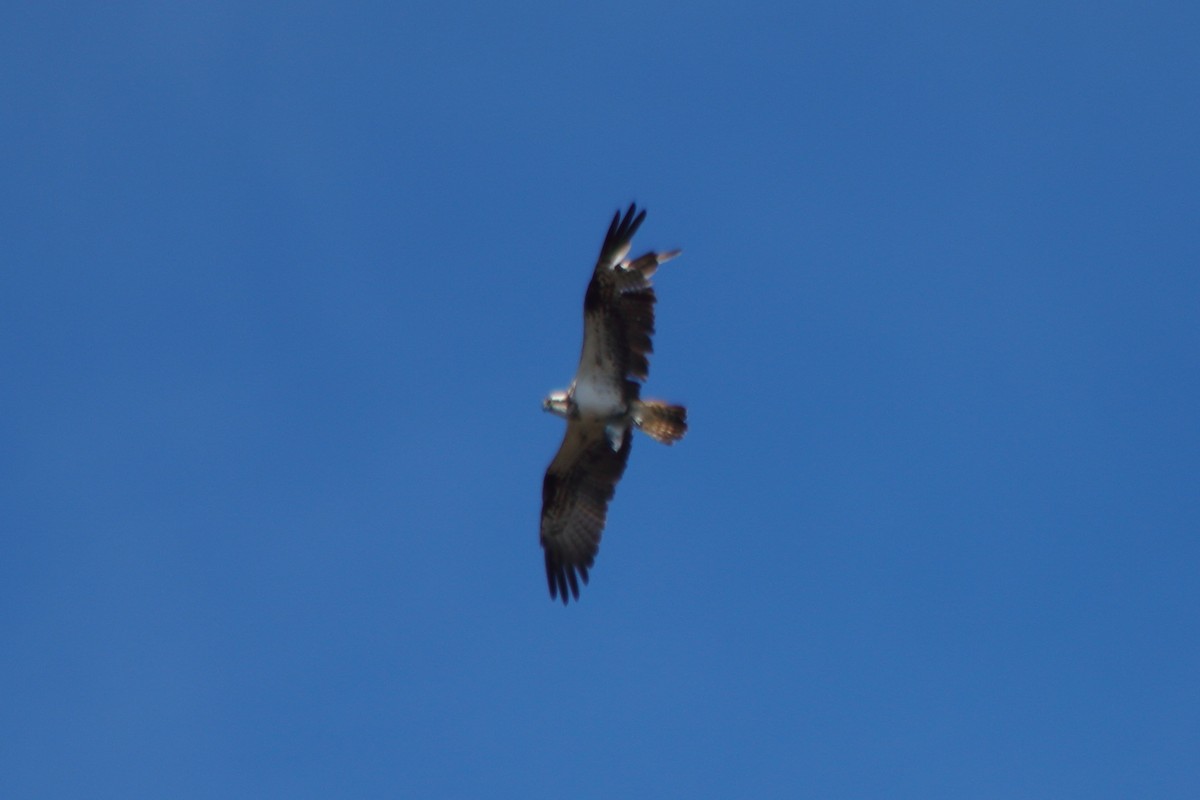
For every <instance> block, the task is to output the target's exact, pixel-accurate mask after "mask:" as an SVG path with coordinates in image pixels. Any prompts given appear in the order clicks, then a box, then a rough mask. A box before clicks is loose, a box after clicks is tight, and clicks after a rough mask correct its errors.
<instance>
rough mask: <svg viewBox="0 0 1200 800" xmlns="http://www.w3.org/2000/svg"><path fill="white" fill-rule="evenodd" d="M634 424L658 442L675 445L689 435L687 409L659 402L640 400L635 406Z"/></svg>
mask: <svg viewBox="0 0 1200 800" xmlns="http://www.w3.org/2000/svg"><path fill="white" fill-rule="evenodd" d="M633 424H634V425H636V426H637V427H638V428H640V429H641V430H642V432H643V433H645V434H647V435H648V436H650V438H651V439H654V440H655V441H656V442H662V443H663V444H675V443H676V442H678V441H679V440H680V439H682V438H683V435H684V434H685V433H687V427H688V426H687V409H686V408H684V407H683V406H673V405H671V404H670V403H663V402H661V401H659V400H638V401H636V402H635V403H634V406H633Z"/></svg>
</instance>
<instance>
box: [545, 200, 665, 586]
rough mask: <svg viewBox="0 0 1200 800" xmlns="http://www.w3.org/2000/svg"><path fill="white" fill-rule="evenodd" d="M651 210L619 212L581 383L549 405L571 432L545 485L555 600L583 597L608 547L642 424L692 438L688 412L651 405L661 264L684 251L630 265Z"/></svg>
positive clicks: (598, 279) (591, 299) (588, 312)
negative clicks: (644, 387) (609, 520)
mask: <svg viewBox="0 0 1200 800" xmlns="http://www.w3.org/2000/svg"><path fill="white" fill-rule="evenodd" d="M645 218H646V212H645V211H644V210H643V211H641V212H638V211H637V208H636V206H635V205H633V204H631V205H630V206H629V210H628V211H626V212H625V216H624V218H622V217H621V212H620V211H617V213H616V214H614V215H613V220H612V224H611V225H609V226H608V235H607V236H605V237H604V244H603V245H602V246H601V248H600V260H599V261H597V262H596V268H595V270H594V271H593V272H592V280H591V282H590V283H589V284H588V287H587V294H585V295H584V298H583V353H582V355H580V357H579V368H578V370H576V372H575V380H573V381H571V385H570V386H569V387H568V388H567V389H565V390H562V391H556V392H551V393H550V395H549V396H547V397H546V399H545V400H544V401H543V402H542V408H543V409H545V410H546V411H549V412H551V413H554V414H557V415H558V416H560V417H565V418H566V420H567V433H566V435H565V436H564V437H563V442H562V445H561V446H560V447H559V448H558V454H557V455H556V456H554V460H553V461H551V462H550V466H549V467H548V468H547V469H546V478H545V480H544V481H543V483H542V533H541V540H542V549H543V550H544V551H545V555H546V580H547V582H548V583H549V585H550V598H551V599H554V598H556V597H561V598H562V601H563V605H566V603H567V601H568V596H571V597H574V598H575V599H576V600H578V599H579V581H580V579H582V580H583V582H584V583H585V584H586V583H587V581H588V570H589V569H590V568H591V566H592V562H593V560H594V559H595V558H596V552H597V551H598V550H599V549H600V534H601V532H602V531H603V530H604V519H605V515H606V514H607V512H608V501H609V500H611V499H612V496H613V492H614V490H615V489H616V485H617V481H619V480H620V479H621V475H622V474H623V473H624V472H625V463H626V462H627V461H628V460H629V448H630V445H631V444H632V440H633V428H638V429H640V430H641V431H643V432H644V433H646V434H648V435H649V436H650V437H651V438H652V439H654V440H656V441H659V442H662V443H663V444H674V443H675V442H677V441H679V440H680V439H681V438H683V435H684V433H686V432H687V409H685V408H684V407H683V406H677V405H671V404H669V403H664V402H661V401H657V400H642V399H641V397H640V391H641V384H640V383H639V381H643V380H645V379H646V376H647V374H648V373H649V371H650V363H649V361H647V358H646V357H647V355H649V353H650V352H651V351H652V350H653V347H652V345H651V342H650V336H651V335H652V334H653V333H654V303H655V297H654V287H653V286H651V285H650V276H652V275H653V274H654V272H655V270H657V269H658V266H659V265H660V264H662V263H663V262H665V261H669V260H670V259H672V258H674V257H675V256H677V255H679V253H680V251H679V250H672V251H671V252H669V253H646V254H645V255H643V256H639V257H638V258H635V259H633V260H632V261H629V260H628V259H626V256H627V255H629V247H630V243H631V241H632V239H633V235H634V234H635V233H636V232H637V229H638V227H639V226H640V225H641V224H642V220H644V219H645Z"/></svg>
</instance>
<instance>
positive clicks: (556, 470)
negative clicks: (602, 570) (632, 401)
mask: <svg viewBox="0 0 1200 800" xmlns="http://www.w3.org/2000/svg"><path fill="white" fill-rule="evenodd" d="M632 443H633V430H632V428H628V429H626V431H625V433H624V438H623V440H622V442H621V446H620V447H619V448H618V449H616V450H613V448H612V446H611V445H610V444H609V442H608V438H607V437H606V436H605V432H604V426H603V425H602V424H600V423H584V422H580V421H579V420H570V421H569V422H568V423H567V434H566V436H565V437H564V438H563V443H562V446H561V447H559V449H558V455H556V456H555V457H554V460H553V461H551V462H550V466H549V467H548V468H547V469H546V478H545V480H544V481H543V483H542V536H541V539H542V549H543V550H544V551H545V554H546V581H547V583H548V584H549V586H550V597H551V599H554V598H556V597H561V598H562V601H563V605H566V604H567V601H568V599H569V597H574V598H575V599H576V600H578V599H579V581H580V580H582V581H583V583H585V584H586V583H587V581H588V569H590V568H591V566H592V562H593V561H594V560H595V558H596V553H597V551H599V549H600V535H601V533H602V532H603V531H604V520H605V518H606V516H607V514H608V501H610V500H612V497H613V492H614V491H615V490H616V486H617V481H619V480H620V479H621V475H623V474H624V472H625V464H626V462H628V460H629V449H630V446H631V445H632Z"/></svg>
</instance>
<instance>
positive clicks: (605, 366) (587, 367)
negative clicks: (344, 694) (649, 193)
mask: <svg viewBox="0 0 1200 800" xmlns="http://www.w3.org/2000/svg"><path fill="white" fill-rule="evenodd" d="M645 218H646V212H645V210H644V209H643V210H642V211H638V210H637V206H635V205H633V204H630V206H629V209H628V210H627V211H626V212H625V216H624V217H622V216H621V213H620V212H619V211H618V212H617V213H616V214H614V215H613V220H612V224H611V225H609V226H608V234H607V235H606V236H605V237H604V244H603V245H601V247H600V258H599V260H598V261H597V262H596V268H595V270H594V271H593V273H592V280H591V282H590V283H589V284H588V288H587V294H586V295H584V298H583V352H582V354H581V355H580V359H579V372H578V373H577V375H578V377H580V378H586V379H590V380H595V381H604V382H606V383H607V384H608V388H609V391H615V392H618V393H619V392H621V391H622V390H623V389H624V388H625V381H626V380H628V379H634V380H645V379H646V377H647V376H648V375H649V373H650V362H649V360H648V358H647V356H649V354H650V353H651V352H653V351H654V345H653V343H652V342H651V337H652V336H653V335H654V304H655V302H656V301H657V298H656V297H655V296H654V287H653V286H652V285H651V284H650V277H651V276H652V275H654V272H655V270H657V269H658V265H659V264H662V263H663V262H665V261H668V260H670V259H672V258H674V257H675V256H677V255H679V251H678V250H673V251H671V252H669V253H653V252H651V253H646V254H645V255H642V256H639V257H638V258H636V259H634V260H632V261H629V260H628V259H626V256H627V255H629V247H630V244H631V242H632V241H633V235H634V234H635V233H637V230H638V228H639V227H640V226H641V224H642V220H644V219H645Z"/></svg>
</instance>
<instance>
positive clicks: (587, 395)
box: [571, 318, 625, 417]
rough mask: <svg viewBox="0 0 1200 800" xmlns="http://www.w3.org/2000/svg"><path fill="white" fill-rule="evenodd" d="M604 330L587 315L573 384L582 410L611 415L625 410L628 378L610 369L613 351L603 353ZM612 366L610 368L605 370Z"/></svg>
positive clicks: (573, 389)
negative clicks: (626, 380) (626, 381)
mask: <svg viewBox="0 0 1200 800" xmlns="http://www.w3.org/2000/svg"><path fill="white" fill-rule="evenodd" d="M603 342H604V331H603V330H601V329H600V326H599V325H597V324H596V320H595V319H594V318H588V320H587V327H586V329H585V330H584V332H583V353H582V354H581V355H580V357H579V369H578V371H576V373H575V383H574V385H573V386H572V387H571V391H572V398H573V399H574V400H575V407H576V408H578V409H579V413H580V414H583V415H587V416H597V417H612V416H616V415H618V414H624V413H625V381H624V379H623V376H621V375H616V374H614V373H613V372H611V371H610V370H611V367H612V357H611V354H608V353H604V352H602V347H603V344H602V343H603ZM606 367H607V368H609V369H606Z"/></svg>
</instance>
